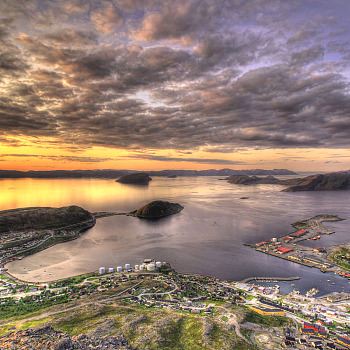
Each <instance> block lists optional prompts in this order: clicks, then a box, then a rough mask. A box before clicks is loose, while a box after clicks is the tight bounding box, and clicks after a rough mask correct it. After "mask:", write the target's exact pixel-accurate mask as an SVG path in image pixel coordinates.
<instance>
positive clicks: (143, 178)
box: [115, 173, 152, 185]
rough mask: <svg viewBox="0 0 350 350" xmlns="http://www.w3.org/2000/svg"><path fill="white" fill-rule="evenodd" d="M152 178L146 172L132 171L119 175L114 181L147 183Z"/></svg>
mask: <svg viewBox="0 0 350 350" xmlns="http://www.w3.org/2000/svg"><path fill="white" fill-rule="evenodd" d="M151 180H152V178H151V177H150V176H149V175H148V174H147V173H133V174H128V175H124V176H122V177H120V178H119V179H118V180H115V181H116V182H119V183H121V184H140V185H146V184H148V183H149V182H150V181H151Z"/></svg>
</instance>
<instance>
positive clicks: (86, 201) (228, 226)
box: [0, 177, 350, 294]
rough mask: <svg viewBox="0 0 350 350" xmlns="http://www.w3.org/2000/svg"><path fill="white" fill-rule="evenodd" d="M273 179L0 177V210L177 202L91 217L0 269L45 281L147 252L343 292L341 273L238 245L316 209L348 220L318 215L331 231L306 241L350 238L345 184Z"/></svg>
mask: <svg viewBox="0 0 350 350" xmlns="http://www.w3.org/2000/svg"><path fill="white" fill-rule="evenodd" d="M284 178H285V177H284ZM282 188H283V187H281V186H278V185H254V186H244V185H231V184H228V183H227V182H226V181H219V180H218V178H217V177H178V178H175V179H170V178H164V177H154V178H153V181H151V182H150V184H149V185H148V186H135V185H125V184H119V183H117V182H114V181H113V180H100V179H68V180H67V179H57V180H52V179H47V180H46V179H5V180H0V193H1V196H0V210H4V209H10V208H20V207H28V206H53V207H59V206H66V205H72V204H75V205H79V206H81V207H83V208H85V209H87V210H89V211H91V212H94V211H116V212H125V211H131V210H134V209H137V208H139V207H140V206H142V205H144V204H146V203H148V202H149V201H151V200H155V199H159V200H167V201H171V202H177V203H180V204H181V205H183V206H184V207H185V209H184V210H183V211H182V212H181V213H180V214H177V215H173V216H171V217H168V218H164V219H161V220H158V221H153V222H150V221H145V220H140V219H137V218H133V217H126V216H114V217H108V218H103V219H98V221H97V224H96V226H95V227H93V228H92V229H90V230H88V231H87V232H85V233H84V234H83V235H82V236H81V237H80V238H79V239H77V240H74V241H71V242H67V243H62V244H59V245H56V246H54V247H51V248H49V249H47V250H45V251H42V252H39V253H37V254H35V255H32V256H29V257H27V258H25V259H23V260H22V261H15V262H13V263H10V264H8V268H9V271H10V272H11V273H13V274H14V275H16V276H18V277H19V278H23V279H26V280H30V281H47V280H53V279H58V278H62V277H67V276H71V275H76V274H81V273H85V272H89V271H93V270H97V269H98V268H99V267H101V266H104V267H106V268H108V267H116V266H118V265H124V264H125V263H130V264H138V263H140V262H141V261H142V260H143V259H144V258H149V257H150V258H155V259H157V260H161V261H167V262H169V263H170V264H171V265H172V266H173V267H174V268H175V269H176V270H178V271H180V272H184V273H200V274H205V275H210V276H215V277H219V278H223V279H227V280H241V279H243V278H246V277H249V276H300V277H301V279H300V280H299V281H295V282H291V283H293V284H295V286H292V285H291V283H281V287H282V290H283V291H286V292H287V291H290V290H292V289H294V288H295V289H298V290H300V291H301V292H302V293H304V292H306V291H307V290H309V289H311V288H312V287H318V288H319V289H320V291H321V293H320V294H325V293H329V292H331V291H334V290H337V291H343V290H344V291H350V288H349V282H348V281H347V280H346V279H343V278H341V277H338V276H336V275H334V274H324V273H322V272H320V271H319V270H317V269H313V268H308V267H305V266H301V265H298V264H294V263H292V262H287V261H284V260H282V259H278V258H276V257H272V256H267V255H265V254H262V253H259V252H256V251H255V250H253V249H251V248H249V247H245V246H244V245H243V244H244V243H251V242H256V241H260V240H265V239H271V238H272V237H278V236H281V235H285V234H287V233H288V232H292V231H293V228H292V227H291V225H290V224H291V223H293V222H295V221H298V220H303V219H307V218H310V217H312V216H314V215H317V214H325V213H327V214H333V215H339V216H340V217H343V218H345V219H347V220H345V221H341V222H337V223H332V224H327V223H326V226H328V227H331V228H332V229H334V230H335V231H336V233H335V234H333V235H330V236H322V238H321V239H320V240H318V241H316V242H314V243H311V244H315V246H316V245H317V246H324V247H327V246H329V245H333V244H340V243H345V242H348V241H349V240H350V232H349V229H348V228H349V223H350V220H349V219H350V217H349V216H350V191H335V192H297V193H286V192H281V189H282ZM241 197H249V198H248V199H240V198H241ZM327 280H330V281H327ZM332 283H335V284H332Z"/></svg>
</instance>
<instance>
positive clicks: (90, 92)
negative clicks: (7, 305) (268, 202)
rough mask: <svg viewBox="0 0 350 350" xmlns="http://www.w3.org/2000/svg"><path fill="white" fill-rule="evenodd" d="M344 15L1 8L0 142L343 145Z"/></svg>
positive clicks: (237, 4)
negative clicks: (24, 138) (29, 138)
mask: <svg viewBox="0 0 350 350" xmlns="http://www.w3.org/2000/svg"><path fill="white" fill-rule="evenodd" d="M349 10H350V6H349V2H348V1H347V0H334V1H332V2H324V1H322V0H315V1H312V2H300V1H296V0H295V1H294V0H293V1H292V0H291V1H282V0H252V1H240V0H234V1H224V0H223V1H213V0H179V1H157V0H147V1H142V2H140V1H135V0H120V1H119V0H118V1H117V0H101V1H100V0H99V1H93V2H90V1H85V0H75V1H68V0H67V1H56V2H55V1H44V0H27V1H24V0H18V1H3V2H1V3H0V11H1V13H2V14H3V15H2V19H0V46H1V50H0V52H1V53H0V92H1V94H0V118H1V123H0V142H1V143H4V144H6V143H7V144H13V145H15V144H16V143H18V142H19V141H18V140H20V139H21V138H23V137H35V138H37V139H38V142H40V143H41V145H45V143H46V142H48V144H49V143H50V144H51V145H52V143H54V142H56V143H57V147H58V148H60V147H63V146H64V147H67V148H72V147H77V148H78V149H79V148H86V147H93V146H103V147H110V148H120V149H129V150H138V149H153V150H160V149H163V150H166V149H176V150H194V149H197V150H198V149H202V150H207V151H209V152H222V153H230V152H234V151H235V150H237V149H242V148H244V147H249V148H259V149H263V148H302V147H323V148H340V147H343V148H344V147H347V146H348V144H349V139H350V118H349V115H350V96H349V77H350V74H349V71H350V70H349V69H350V67H349V59H348V57H349V55H350V43H349V40H348V37H349V34H350V33H349V22H348V18H347V16H346V15H345V14H346V13H349ZM143 96H145V97H143ZM138 158H139V159H142V158H143V157H140V156H138ZM52 159H53V158H52ZM75 159H76V160H75V161H86V162H95V161H96V162H97V161H104V160H99V159H100V158H98V159H97V158H96V159H94V158H91V159H85V160H84V158H79V157H76V158H75ZM80 159H81V160H80ZM101 159H103V158H101ZM143 159H148V160H160V161H186V162H187V161H191V162H202V163H211V162H213V163H216V164H241V163H239V162H238V163H237V162H233V161H230V160H223V159H214V160H212V159H201V158H178V157H163V156H157V155H154V156H149V155H148V156H144V158H143ZM66 160H67V161H69V159H68V158H67V159H66ZM106 160H109V158H106Z"/></svg>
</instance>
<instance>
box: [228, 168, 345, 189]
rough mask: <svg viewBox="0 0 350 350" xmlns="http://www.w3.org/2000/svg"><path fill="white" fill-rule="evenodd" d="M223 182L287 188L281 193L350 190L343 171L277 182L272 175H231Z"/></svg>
mask: <svg viewBox="0 0 350 350" xmlns="http://www.w3.org/2000/svg"><path fill="white" fill-rule="evenodd" d="M225 180H227V182H228V183H230V184H237V185H259V184H271V185H284V186H289V187H288V188H285V189H284V190H282V191H283V192H297V191H337V190H350V173H349V172H345V171H344V172H335V173H329V174H316V175H310V176H306V177H302V178H294V179H284V180H279V179H277V178H276V177H274V176H272V175H269V176H266V177H258V176H255V175H253V176H248V175H231V176H228V177H226V178H225Z"/></svg>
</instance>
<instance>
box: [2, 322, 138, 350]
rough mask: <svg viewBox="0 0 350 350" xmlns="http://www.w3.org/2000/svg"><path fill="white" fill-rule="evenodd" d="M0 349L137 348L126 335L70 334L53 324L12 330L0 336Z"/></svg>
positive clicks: (124, 349) (132, 349)
mask: <svg viewBox="0 0 350 350" xmlns="http://www.w3.org/2000/svg"><path fill="white" fill-rule="evenodd" d="M0 349H4V350H5V349H11V350H12V349H21V350H32V349H41V350H49V349H50V350H51V349H52V350H68V349H105V350H107V349H108V350H112V349H113V350H114V349H121V350H122V349H123V350H137V348H133V347H131V346H129V345H128V342H127V340H126V339H125V337H124V336H122V335H121V336H116V337H112V336H104V337H96V336H88V335H86V334H80V335H77V336H70V335H69V334H67V333H63V332H61V331H57V330H55V329H54V328H53V327H51V326H47V327H43V328H40V329H37V330H33V329H27V330H24V331H17V332H12V333H9V334H6V335H3V336H1V337H0Z"/></svg>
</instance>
